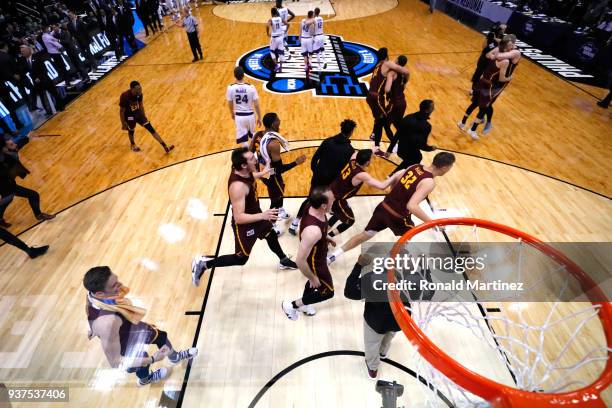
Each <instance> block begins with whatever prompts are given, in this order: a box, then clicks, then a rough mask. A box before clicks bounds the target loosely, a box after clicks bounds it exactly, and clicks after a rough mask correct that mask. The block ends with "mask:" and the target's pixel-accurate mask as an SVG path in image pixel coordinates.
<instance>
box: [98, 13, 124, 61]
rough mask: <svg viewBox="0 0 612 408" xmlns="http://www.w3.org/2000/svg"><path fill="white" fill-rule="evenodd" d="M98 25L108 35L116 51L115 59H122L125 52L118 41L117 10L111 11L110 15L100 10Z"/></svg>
mask: <svg viewBox="0 0 612 408" xmlns="http://www.w3.org/2000/svg"><path fill="white" fill-rule="evenodd" d="M98 24H99V25H100V30H101V31H102V32H104V34H106V38H108V41H109V42H110V45H111V48H112V49H113V50H114V51H115V58H117V59H119V58H121V56H122V55H123V50H122V49H121V48H122V47H119V40H118V39H117V35H118V30H117V10H115V9H111V11H110V12H108V13H107V12H106V10H100V13H99V14H98Z"/></svg>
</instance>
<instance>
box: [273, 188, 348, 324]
mask: <svg viewBox="0 0 612 408" xmlns="http://www.w3.org/2000/svg"><path fill="white" fill-rule="evenodd" d="M308 200H309V202H310V204H309V206H308V207H307V209H306V211H305V212H304V215H303V217H302V221H301V222H300V234H299V235H300V246H299V248H298V253H297V256H296V262H297V264H298V267H299V268H300V271H301V272H302V273H303V274H304V276H306V278H307V279H308V282H306V285H305V286H304V293H303V294H302V298H301V299H297V300H294V301H293V302H290V301H288V300H284V301H283V302H282V304H281V307H282V309H283V312H285V314H286V315H287V317H288V318H289V319H291V320H297V318H298V311H300V312H302V313H304V314H305V315H307V316H314V315H315V313H316V310H315V309H314V307H313V306H312V305H313V304H315V303H320V302H323V301H325V300H327V299H331V298H332V297H333V296H334V282H333V280H332V276H331V273H330V272H329V268H328V267H327V245H328V244H331V245H333V246H335V245H336V243H335V242H334V241H333V240H331V239H330V238H328V237H327V228H328V227H327V213H328V212H329V211H330V210H331V207H332V205H333V201H334V196H333V194H332V192H331V190H329V189H328V188H320V187H317V188H315V189H313V190H312V192H311V193H310V195H309V196H308Z"/></svg>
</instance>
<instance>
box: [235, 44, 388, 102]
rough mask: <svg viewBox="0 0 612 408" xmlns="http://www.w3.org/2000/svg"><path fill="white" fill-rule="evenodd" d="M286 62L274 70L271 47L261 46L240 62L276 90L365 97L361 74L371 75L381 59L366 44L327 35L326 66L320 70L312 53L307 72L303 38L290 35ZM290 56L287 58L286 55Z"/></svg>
mask: <svg viewBox="0 0 612 408" xmlns="http://www.w3.org/2000/svg"><path fill="white" fill-rule="evenodd" d="M287 46H288V51H287V49H285V62H283V69H282V71H281V72H277V73H275V72H274V62H273V61H272V58H271V57H270V47H261V48H258V49H256V50H253V51H250V52H248V53H246V54H245V55H243V56H242V57H240V59H239V60H238V65H239V66H241V67H242V68H243V69H244V72H245V73H246V74H247V75H248V76H250V77H252V78H255V79H258V80H260V81H264V82H265V88H266V89H267V90H268V91H270V92H274V93H281V94H293V93H299V92H308V91H310V92H312V94H313V95H317V96H335V97H352V98H365V97H366V96H367V94H368V87H367V85H366V84H365V83H364V82H361V80H360V78H362V77H364V76H366V75H369V74H371V73H372V71H373V70H374V67H375V66H376V64H377V63H378V58H377V57H376V50H375V49H374V48H372V47H369V46H367V45H363V44H358V43H354V42H348V41H344V40H343V39H342V37H340V36H337V35H326V36H325V47H324V48H325V51H324V55H325V62H326V63H327V67H326V68H324V69H322V70H321V71H320V72H319V71H318V64H317V56H316V55H313V56H312V57H311V62H310V64H311V65H312V71H311V72H309V73H308V75H307V73H306V70H305V69H304V68H305V66H304V58H303V57H302V53H301V52H302V51H301V45H300V39H299V37H298V36H295V35H290V36H289V37H288V38H287ZM287 56H288V58H287Z"/></svg>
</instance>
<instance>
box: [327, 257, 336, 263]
mask: <svg viewBox="0 0 612 408" xmlns="http://www.w3.org/2000/svg"><path fill="white" fill-rule="evenodd" d="M335 260H336V256H335V255H330V256H328V257H327V264H328V265H331V264H332V263H334V261H335Z"/></svg>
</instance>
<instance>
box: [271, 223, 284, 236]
mask: <svg viewBox="0 0 612 408" xmlns="http://www.w3.org/2000/svg"><path fill="white" fill-rule="evenodd" d="M272 230H273V231H274V232H275V233H276V236H277V237H280V236H281V235H283V231H282V230H281V229H280V228H278V227H277V226H276V225H274V226H273V227H272Z"/></svg>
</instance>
